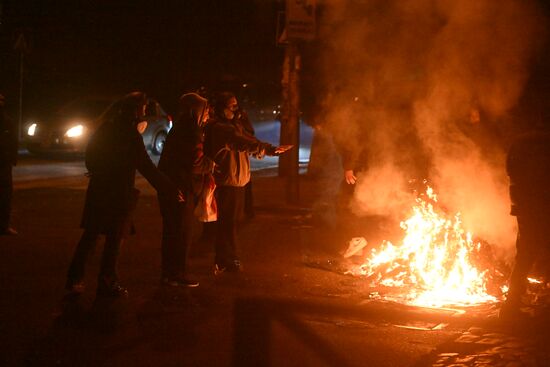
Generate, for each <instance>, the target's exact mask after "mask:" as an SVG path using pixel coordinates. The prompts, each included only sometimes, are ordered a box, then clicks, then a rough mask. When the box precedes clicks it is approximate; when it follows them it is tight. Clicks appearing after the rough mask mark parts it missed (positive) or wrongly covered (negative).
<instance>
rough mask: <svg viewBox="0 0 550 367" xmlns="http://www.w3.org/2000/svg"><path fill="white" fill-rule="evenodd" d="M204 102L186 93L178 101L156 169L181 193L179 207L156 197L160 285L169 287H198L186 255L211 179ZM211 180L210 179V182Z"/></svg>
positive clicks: (211, 163)
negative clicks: (199, 204)
mask: <svg viewBox="0 0 550 367" xmlns="http://www.w3.org/2000/svg"><path fill="white" fill-rule="evenodd" d="M208 110H209V107H208V103H207V100H206V99H205V98H203V97H201V96H200V95H199V94H197V93H186V94H184V95H182V96H181V97H180V100H179V116H178V118H177V119H176V121H175V122H174V126H173V127H172V129H171V130H170V133H169V134H168V137H167V138H166V142H165V144H164V148H163V151H162V154H161V156H160V161H159V165H158V167H159V169H160V170H161V171H162V172H163V173H165V174H166V175H167V176H168V177H169V178H170V179H171V180H172V181H173V182H175V183H176V185H177V186H178V188H179V189H180V190H181V192H182V193H184V196H185V199H186V200H185V202H182V203H178V202H174V201H173V200H170V198H169V197H168V198H167V197H165V196H164V195H162V193H159V195H158V199H159V206H160V211H161V215H162V244H161V250H162V265H161V266H162V274H161V282H162V284H164V285H169V286H182V287H197V286H198V285H199V283H198V282H196V281H193V280H190V279H189V278H187V276H186V263H187V257H188V256H187V255H188V251H189V248H190V245H191V242H192V238H193V228H194V227H195V226H194V222H195V217H194V209H195V206H196V204H197V201H198V200H199V196H200V194H201V192H202V190H203V189H204V187H203V185H204V184H205V183H208V182H209V181H208V180H209V179H212V178H211V175H212V170H213V162H212V161H211V160H210V159H208V157H206V156H205V155H204V152H203V142H204V128H205V125H206V123H207V121H208V118H209V113H208ZM212 180H213V179H212Z"/></svg>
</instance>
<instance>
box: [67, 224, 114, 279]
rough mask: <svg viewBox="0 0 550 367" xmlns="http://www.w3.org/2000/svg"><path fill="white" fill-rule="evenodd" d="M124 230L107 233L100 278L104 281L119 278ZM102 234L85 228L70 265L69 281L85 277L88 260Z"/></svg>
mask: <svg viewBox="0 0 550 367" xmlns="http://www.w3.org/2000/svg"><path fill="white" fill-rule="evenodd" d="M122 232H123V231H122V230H121V231H116V232H115V233H111V234H107V235H105V247H104V248H103V255H102V258H101V269H100V271H99V276H98V279H99V281H104V282H114V281H117V280H118V275H117V262H118V255H119V253H120V246H121V244H122V241H123V238H124V236H123V233H122ZM99 236H100V234H99V233H97V232H95V231H90V230H87V229H85V230H84V232H83V233H82V236H81V237H80V241H79V242H78V245H77V246H76V250H75V252H74V255H73V259H72V261H71V265H70V266H69V271H68V273H67V278H68V279H69V281H72V282H77V281H81V280H82V279H83V278H84V271H85V267H86V262H87V261H88V258H89V257H90V254H91V253H92V252H93V250H94V248H95V246H96V244H97V241H98V238H99Z"/></svg>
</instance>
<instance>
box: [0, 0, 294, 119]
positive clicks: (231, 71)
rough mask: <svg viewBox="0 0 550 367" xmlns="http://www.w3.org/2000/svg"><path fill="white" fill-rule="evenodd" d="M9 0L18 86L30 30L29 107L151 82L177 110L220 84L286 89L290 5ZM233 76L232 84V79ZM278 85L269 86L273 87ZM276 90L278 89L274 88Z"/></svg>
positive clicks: (10, 55) (9, 63)
mask: <svg viewBox="0 0 550 367" xmlns="http://www.w3.org/2000/svg"><path fill="white" fill-rule="evenodd" d="M0 4H2V19H1V20H2V24H1V26H0V27H1V28H0V31H1V33H0V35H1V38H0V40H1V43H0V47H1V48H0V55H1V56H0V57H1V59H0V60H1V66H0V73H1V77H2V79H1V85H0V88H1V89H2V90H3V91H4V93H6V94H8V95H9V94H14V93H17V90H18V88H17V86H18V70H19V68H18V65H19V61H18V60H19V57H18V53H17V52H16V51H14V50H13V45H14V43H15V39H16V37H17V34H18V33H20V32H23V33H24V34H25V36H26V39H27V41H28V43H29V46H30V52H29V54H27V55H25V56H24V61H25V63H24V66H25V69H24V70H25V74H24V78H25V84H24V87H25V88H24V89H25V100H26V104H25V107H26V110H29V109H31V110H32V109H33V108H36V106H38V105H42V104H44V103H48V104H49V103H56V101H59V100H64V99H68V98H70V97H71V96H74V95H79V94H87V93H107V94H111V93H124V92H127V91H131V90H135V89H141V90H145V91H146V92H148V93H149V94H150V95H152V96H154V97H156V98H158V99H159V100H160V101H161V103H163V104H165V105H167V106H168V108H170V107H172V105H173V104H174V101H175V100H176V99H177V97H178V96H179V95H180V94H181V93H182V92H185V91H188V90H192V89H195V88H197V87H199V86H201V85H207V86H209V87H211V88H218V86H219V85H220V81H225V82H227V81H234V83H235V84H239V83H240V82H241V81H242V82H247V83H252V84H257V85H262V88H263V89H266V93H267V92H268V91H267V89H272V90H276V89H277V88H278V83H279V80H280V67H281V63H282V52H283V51H282V49H281V48H278V47H277V46H276V44H275V34H276V22H277V10H278V9H280V8H282V7H284V5H283V4H282V3H281V2H276V1H267V0H239V1H213V0H180V1H159V2H157V1H155V2H153V1H141V0H134V1H108V0H107V1H106V0H100V1H36V0H35V1H29V0H13V1H5V0H3V1H2V0H0ZM227 84H228V83H225V85H227ZM266 85H267V86H269V87H264V86H266ZM272 93H273V92H272Z"/></svg>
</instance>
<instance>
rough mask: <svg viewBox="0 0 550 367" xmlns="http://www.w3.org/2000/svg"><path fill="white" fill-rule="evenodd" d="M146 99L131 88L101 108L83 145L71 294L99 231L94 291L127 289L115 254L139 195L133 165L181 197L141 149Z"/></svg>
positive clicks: (78, 289) (110, 293)
mask: <svg viewBox="0 0 550 367" xmlns="http://www.w3.org/2000/svg"><path fill="white" fill-rule="evenodd" d="M146 103H147V97H146V96H145V94H144V93H142V92H133V93H130V94H128V95H126V96H125V97H123V98H122V99H120V100H118V101H117V102H115V103H114V104H113V105H111V106H110V107H109V109H108V110H107V111H106V112H105V113H104V114H103V116H102V120H103V122H102V124H101V125H100V127H99V128H98V129H97V130H96V131H95V132H94V134H93V135H92V137H91V139H90V142H89V143H88V146H87V148H86V157H85V163H86V168H87V169H88V176H89V178H90V181H89V183H88V189H87V192H86V202H85V204H84V212H83V215H82V222H81V227H82V228H83V229H84V232H83V233H82V236H81V238H80V241H79V243H78V245H77V247H76V250H75V253H74V255H73V258H72V261H71V264H70V266H69V270H68V274H67V283H66V286H65V287H66V289H67V290H68V291H69V292H71V293H73V294H80V293H82V292H83V291H84V282H83V279H84V270H85V269H84V268H85V265H86V262H87V260H88V257H89V255H90V253H91V252H92V250H93V249H94V247H95V245H96V242H97V240H98V238H99V236H100V235H104V236H105V246H104V249H103V255H102V259H101V269H100V272H99V276H98V285H97V295H98V296H107V297H120V296H126V295H127V294H128V291H127V290H126V288H124V287H122V286H121V285H120V283H119V281H118V275H117V260H118V255H119V251H120V246H121V243H122V241H123V239H124V238H125V236H126V235H127V234H129V233H131V232H133V231H134V226H133V224H132V214H133V212H134V209H135V207H136V204H137V199H138V196H139V190H137V189H136V188H135V175H136V170H138V171H139V172H140V173H141V174H142V175H143V177H145V179H146V180H147V181H148V182H149V183H150V184H151V185H152V186H153V187H154V188H155V189H156V190H157V191H159V192H162V193H164V194H165V195H166V196H167V197H170V198H171V200H173V201H178V200H182V199H183V198H182V197H181V193H180V192H179V191H178V189H177V187H176V185H174V184H173V183H172V182H171V181H170V180H169V179H168V178H167V177H166V176H165V175H164V174H162V173H161V172H160V171H159V170H158V169H157V168H156V167H155V165H154V164H153V162H152V161H151V159H150V158H149V155H148V154H147V151H146V149H145V146H144V143H143V139H142V137H141V133H143V131H145V129H146V128H147V122H146V121H145V119H144V114H145V106H146Z"/></svg>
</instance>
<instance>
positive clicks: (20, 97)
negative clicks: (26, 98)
mask: <svg viewBox="0 0 550 367" xmlns="http://www.w3.org/2000/svg"><path fill="white" fill-rule="evenodd" d="M23 57H24V56H23V52H19V111H18V112H19V113H18V115H19V120H18V123H17V137H18V139H19V140H21V133H22V130H23Z"/></svg>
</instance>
